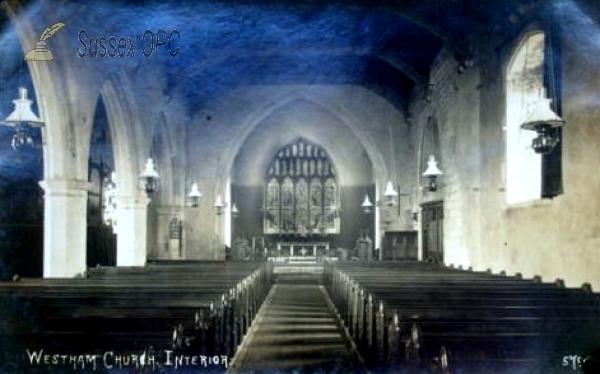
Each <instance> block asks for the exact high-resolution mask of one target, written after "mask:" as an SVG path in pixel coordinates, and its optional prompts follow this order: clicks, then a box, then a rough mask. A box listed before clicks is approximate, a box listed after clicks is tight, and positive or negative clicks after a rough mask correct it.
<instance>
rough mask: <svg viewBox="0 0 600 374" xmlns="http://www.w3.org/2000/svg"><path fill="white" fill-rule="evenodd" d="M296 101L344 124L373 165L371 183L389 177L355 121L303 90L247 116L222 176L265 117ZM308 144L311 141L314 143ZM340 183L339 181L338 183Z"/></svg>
mask: <svg viewBox="0 0 600 374" xmlns="http://www.w3.org/2000/svg"><path fill="white" fill-rule="evenodd" d="M297 100H305V101H307V102H309V103H311V104H313V105H315V106H317V107H320V108H322V109H324V110H325V111H327V112H329V113H331V114H332V115H333V116H334V117H336V118H339V119H340V121H341V122H342V123H344V124H346V125H347V126H348V127H349V128H350V131H351V132H352V133H353V134H354V136H355V137H356V138H357V139H358V140H359V142H360V143H361V145H362V146H363V148H364V149H365V150H366V152H367V154H368V155H369V158H370V160H371V164H372V165H373V170H374V173H373V174H374V179H375V180H376V181H379V180H384V179H385V178H386V176H387V175H389V166H387V163H386V161H385V159H384V157H383V155H382V154H381V151H380V149H379V147H377V146H376V142H375V141H374V139H373V138H372V137H371V136H370V135H369V134H368V133H364V132H361V130H360V124H359V122H358V119H356V118H355V117H354V116H353V114H352V113H351V112H349V111H347V110H346V109H344V108H341V107H334V105H333V103H323V102H320V101H317V100H316V99H314V98H313V97H311V96H310V91H306V90H300V91H296V92H293V93H291V94H290V95H287V96H285V97H282V98H280V99H277V100H274V101H272V102H270V103H268V104H266V105H264V106H263V107H261V108H259V109H257V110H255V111H254V112H253V113H252V114H250V115H248V116H247V121H246V122H245V123H244V124H243V125H242V126H241V129H242V130H241V133H240V134H239V136H236V137H235V138H234V140H232V147H231V149H232V152H230V153H229V154H228V155H227V157H226V158H225V160H224V168H225V170H226V172H225V173H224V175H230V174H231V171H232V168H233V165H234V161H235V157H236V155H237V154H238V152H239V151H240V149H241V147H242V145H243V144H244V142H245V141H246V139H247V138H248V136H249V135H250V134H251V133H252V132H253V131H254V129H255V128H256V127H257V126H258V125H259V124H260V123H261V122H262V121H263V120H264V119H265V118H267V117H268V116H269V115H271V114H272V113H274V112H275V111H277V110H279V109H280V108H283V107H285V106H287V105H289V104H290V103H292V102H294V101H297ZM309 140H313V141H314V140H315V139H309ZM334 161H335V160H334ZM341 182H343V178H342V179H341Z"/></svg>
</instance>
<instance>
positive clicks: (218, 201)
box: [215, 195, 225, 208]
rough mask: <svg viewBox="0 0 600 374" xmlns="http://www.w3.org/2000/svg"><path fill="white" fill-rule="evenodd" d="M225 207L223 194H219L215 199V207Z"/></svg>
mask: <svg viewBox="0 0 600 374" xmlns="http://www.w3.org/2000/svg"><path fill="white" fill-rule="evenodd" d="M223 207H225V203H223V199H222V198H221V195H217V199H216V200H215V208H223Z"/></svg>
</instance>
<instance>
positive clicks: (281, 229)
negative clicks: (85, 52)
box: [264, 139, 340, 235]
mask: <svg viewBox="0 0 600 374" xmlns="http://www.w3.org/2000/svg"><path fill="white" fill-rule="evenodd" d="M338 195H339V188H338V185H337V182H336V174H335V167H334V165H333V163H332V162H331V160H330V159H329V156H328V155H327V152H326V151H325V150H324V149H322V148H321V147H319V146H318V145H315V144H311V143H309V142H308V141H306V140H304V139H298V140H296V141H294V142H293V143H290V144H288V145H287V146H285V147H283V148H282V149H280V150H279V151H277V152H276V155H275V157H274V159H273V161H272V162H271V165H269V167H268V168H267V173H266V177H265V194H264V198H265V204H264V206H265V217H264V218H265V219H264V233H265V234H299V235H310V234H337V233H339V227H340V222H339V215H338V214H337V212H338V211H339V198H338Z"/></svg>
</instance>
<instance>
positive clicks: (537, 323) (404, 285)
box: [325, 263, 599, 370]
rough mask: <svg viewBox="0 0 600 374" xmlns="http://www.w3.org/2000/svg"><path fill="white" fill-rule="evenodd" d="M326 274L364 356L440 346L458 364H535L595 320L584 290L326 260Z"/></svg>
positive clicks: (419, 352) (593, 300)
mask: <svg viewBox="0 0 600 374" xmlns="http://www.w3.org/2000/svg"><path fill="white" fill-rule="evenodd" d="M325 277H326V281H325V284H326V285H327V287H328V290H329V292H330V295H331V297H332V300H333V301H334V304H335V305H336V307H337V308H338V312H339V313H340V317H341V318H342V320H344V321H346V324H347V327H348V331H349V333H350V334H351V335H352V336H353V338H354V339H355V341H356V343H357V345H358V346H359V348H360V350H361V351H362V353H363V354H364V355H365V356H367V358H368V359H369V360H370V361H371V362H378V363H390V362H392V363H393V364H395V363H397V362H399V361H404V362H405V361H407V359H409V358H410V356H415V358H416V360H417V361H418V357H419V356H422V357H433V356H436V355H438V356H439V354H438V353H437V352H439V350H440V347H441V346H444V350H445V351H446V354H445V355H446V356H448V354H447V352H448V351H450V352H451V353H453V356H454V360H455V363H456V362H458V364H460V365H462V367H463V368H465V367H470V369H473V368H478V370H479V369H482V368H483V367H484V366H482V365H483V364H484V363H485V365H488V364H489V363H490V362H491V363H493V364H494V365H495V366H496V367H502V366H508V365H511V364H514V365H517V366H520V367H521V368H522V367H524V366H526V365H539V364H540V361H543V360H540V359H539V358H538V357H535V354H536V353H537V354H539V353H540V352H552V354H561V353H565V352H567V351H568V350H569V349H577V348H578V346H577V345H576V344H574V343H572V342H571V340H585V339H583V338H580V339H575V338H576V337H578V335H580V334H581V335H583V334H585V331H584V330H585V327H584V328H582V326H586V324H588V325H589V323H592V322H591V321H597V319H598V305H599V304H598V299H597V296H593V295H590V294H589V293H588V292H584V291H583V290H565V289H559V288H557V287H556V285H547V284H541V283H536V282H528V281H523V280H518V279H513V278H509V277H498V276H493V275H491V274H487V273H473V272H466V271H458V270H455V269H448V268H443V267H438V266H435V267H434V266H431V265H422V264H411V265H407V264H402V265H398V264H396V263H395V264H385V263H383V264H382V263H378V264H369V265H368V266H365V265H363V264H356V263H338V264H335V265H333V264H331V265H328V267H327V269H326V274H325ZM449 285H450V286H449ZM397 311H398V312H397ZM415 330H416V331H417V333H416V334H413V332H414V331H415ZM413 335H417V336H418V337H417V338H413V339H411V336H413ZM561 346H564V347H565V348H562V347H561ZM514 347H519V350H516V349H514ZM527 348H529V349H527ZM561 348H562V350H561ZM527 350H528V351H527ZM399 356H402V359H401V360H399V359H398V357H399ZM478 358H479V360H478ZM488 366H489V365H488ZM487 369H490V367H487V366H486V370H487Z"/></svg>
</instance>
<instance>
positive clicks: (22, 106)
mask: <svg viewBox="0 0 600 374" xmlns="http://www.w3.org/2000/svg"><path fill="white" fill-rule="evenodd" d="M31 103H32V101H31V100H29V99H28V98H27V89H26V88H23V87H20V88H19V98H18V99H17V100H13V104H15V109H14V110H13V111H12V113H11V114H9V115H8V117H6V119H5V120H4V121H3V122H2V123H3V124H4V125H7V126H16V125H18V124H20V123H23V122H27V123H29V124H30V125H32V126H41V125H42V121H41V120H40V119H39V118H38V116H36V115H35V114H34V113H33V111H32V110H31Z"/></svg>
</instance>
